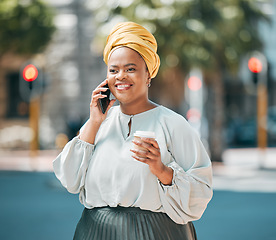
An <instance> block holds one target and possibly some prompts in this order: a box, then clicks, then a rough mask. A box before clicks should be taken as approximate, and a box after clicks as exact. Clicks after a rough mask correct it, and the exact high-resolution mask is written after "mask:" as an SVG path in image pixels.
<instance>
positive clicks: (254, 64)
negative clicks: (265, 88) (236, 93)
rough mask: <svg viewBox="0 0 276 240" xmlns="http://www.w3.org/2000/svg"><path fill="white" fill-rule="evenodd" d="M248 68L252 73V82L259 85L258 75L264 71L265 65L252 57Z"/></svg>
mask: <svg viewBox="0 0 276 240" xmlns="http://www.w3.org/2000/svg"><path fill="white" fill-rule="evenodd" d="M248 68H249V70H250V71H251V72H252V81H253V83H254V84H257V83H258V73H260V72H261V71H262V69H263V64H262V62H261V60H260V59H258V58H257V57H251V58H250V59H249V60H248Z"/></svg>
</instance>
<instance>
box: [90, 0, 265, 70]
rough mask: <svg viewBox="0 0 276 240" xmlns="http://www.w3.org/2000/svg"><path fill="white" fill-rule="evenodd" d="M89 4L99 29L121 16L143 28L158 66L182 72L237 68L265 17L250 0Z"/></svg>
mask: <svg viewBox="0 0 276 240" xmlns="http://www.w3.org/2000/svg"><path fill="white" fill-rule="evenodd" d="M91 6H92V8H93V9H94V10H95V15H96V20H97V19H98V23H99V25H100V27H101V28H100V30H101V29H108V30H110V26H111V25H114V23H115V22H118V21H122V20H131V21H135V22H137V23H140V24H142V25H144V26H145V27H147V28H148V29H149V30H150V31H151V32H153V34H154V35H155V36H156V38H157V41H158V53H159V55H160V57H161V62H162V66H163V68H167V67H175V66H176V65H178V67H180V68H181V69H182V70H188V69H189V68H190V67H194V66H198V67H200V68H202V69H205V70H210V69H211V70H212V69H214V68H217V66H221V67H225V68H226V69H228V70H230V71H235V70H237V66H238V65H239V61H240V56H241V55H242V54H245V53H248V52H249V51H252V50H257V49H260V48H261V46H262V44H261V40H260V36H259V34H258V29H257V23H258V21H260V20H263V19H267V17H266V16H265V15H264V14H263V13H262V12H261V11H260V9H259V8H258V5H256V1H254V0H251V1H250V0H224V1H221V0H212V1H210V0H132V1H126V0H119V1H118V0H113V1H112V0H110V1H101V0H98V1H97V0H93V4H92V3H91ZM111 23H112V24H111ZM106 32H107V31H105V32H104V33H106Z"/></svg>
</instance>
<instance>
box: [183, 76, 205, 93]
mask: <svg viewBox="0 0 276 240" xmlns="http://www.w3.org/2000/svg"><path fill="white" fill-rule="evenodd" d="M187 84H188V87H189V89H190V90H192V91H198V90H199V89H200V88H201V87H202V82H201V79H200V78H199V77H196V76H191V77H189V79H188V82H187Z"/></svg>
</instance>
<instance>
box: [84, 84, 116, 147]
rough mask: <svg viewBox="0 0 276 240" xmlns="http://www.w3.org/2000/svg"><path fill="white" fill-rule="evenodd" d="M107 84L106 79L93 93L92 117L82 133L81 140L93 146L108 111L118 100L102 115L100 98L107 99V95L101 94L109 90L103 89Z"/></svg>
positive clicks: (91, 103)
mask: <svg viewBox="0 0 276 240" xmlns="http://www.w3.org/2000/svg"><path fill="white" fill-rule="evenodd" d="M107 83H108V81H107V79H106V80H104V81H103V82H102V83H101V84H100V85H99V86H98V87H96V89H95V90H94V91H93V92H92V97H91V102H90V117H89V119H88V121H87V122H86V123H85V125H84V128H83V130H82V131H81V133H80V139H81V140H83V141H85V142H88V143H91V144H94V142H95V138H96V135H97V132H98V130H99V128H100V126H101V124H102V122H103V121H104V120H105V118H106V116H107V113H108V110H109V109H110V108H111V106H112V105H113V104H114V103H115V101H116V99H112V100H111V101H110V103H109V105H108V107H107V109H106V112H105V113H104V114H103V113H102V110H101V108H100V106H99V103H98V100H99V99H100V98H104V97H106V95H103V94H101V92H105V91H106V90H107V88H104V87H103V86H104V85H106V84H107Z"/></svg>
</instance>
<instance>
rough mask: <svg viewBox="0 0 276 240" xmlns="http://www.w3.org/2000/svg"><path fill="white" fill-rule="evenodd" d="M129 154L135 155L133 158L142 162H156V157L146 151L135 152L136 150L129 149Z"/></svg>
mask: <svg viewBox="0 0 276 240" xmlns="http://www.w3.org/2000/svg"><path fill="white" fill-rule="evenodd" d="M130 151H131V152H133V153H135V156H137V157H138V158H140V159H142V160H147V161H155V160H157V158H158V156H156V155H154V154H153V153H151V152H148V151H143V150H136V149H131V150H130Z"/></svg>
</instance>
